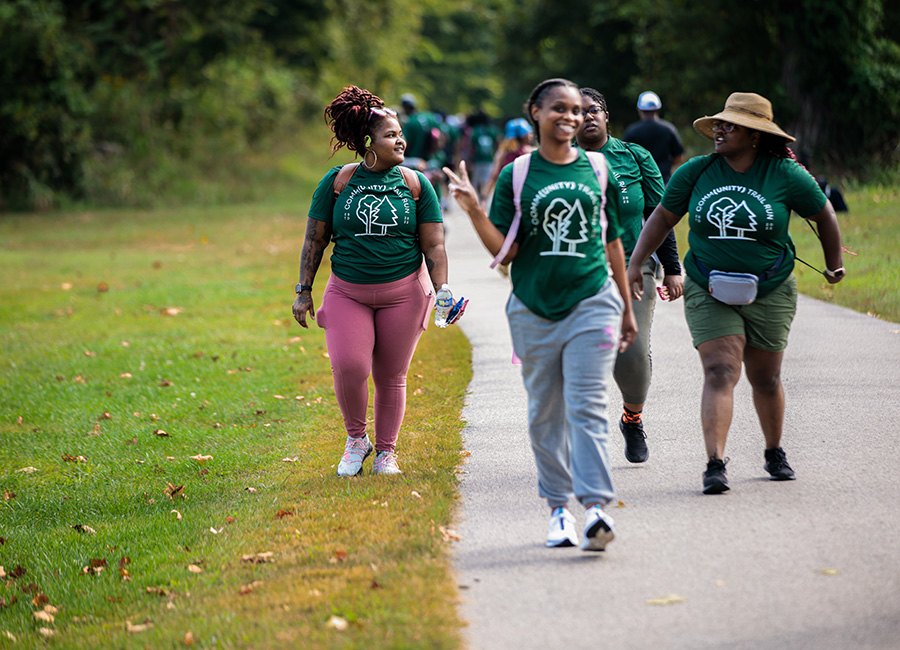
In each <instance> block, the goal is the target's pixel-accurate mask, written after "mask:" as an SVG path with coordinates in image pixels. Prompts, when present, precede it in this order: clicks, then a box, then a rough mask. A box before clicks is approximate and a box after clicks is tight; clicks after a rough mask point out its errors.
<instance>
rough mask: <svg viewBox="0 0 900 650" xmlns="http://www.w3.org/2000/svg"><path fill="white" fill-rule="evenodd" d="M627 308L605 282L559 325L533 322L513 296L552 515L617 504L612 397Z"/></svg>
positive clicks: (514, 329)
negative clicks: (609, 413)
mask: <svg viewBox="0 0 900 650" xmlns="http://www.w3.org/2000/svg"><path fill="white" fill-rule="evenodd" d="M622 310H623V303H622V298H621V296H620V295H619V291H618V288H617V287H616V285H615V284H614V283H613V282H612V280H610V281H607V283H606V284H605V285H604V286H603V288H602V289H601V290H600V292H599V293H597V294H596V295H595V296H591V297H590V298H586V299H584V300H582V301H581V302H580V303H578V305H577V306H576V307H575V309H574V310H573V311H572V312H571V313H570V314H569V315H568V316H566V317H565V318H564V319H562V320H559V321H552V320H547V319H546V318H542V317H540V316H537V315H536V314H534V313H533V312H532V311H531V310H529V309H528V308H527V307H526V306H525V305H524V304H523V303H522V301H521V300H519V299H518V298H517V297H516V296H515V295H512V296H510V299H509V302H508V303H507V306H506V314H507V317H508V318H509V329H510V332H511V333H512V340H513V348H514V349H515V352H516V355H517V356H518V357H519V358H520V359H521V360H522V378H523V380H524V382H525V390H526V391H527V393H528V432H529V435H530V437H531V448H532V450H533V451H534V460H535V463H536V465H537V470H538V492H539V494H540V495H541V497H543V498H544V499H546V500H547V503H548V505H549V506H550V507H551V508H556V507H558V506H564V505H567V504H568V502H569V500H570V498H571V497H572V496H574V497H575V498H576V499H577V500H578V501H579V502H580V503H582V504H590V503H603V504H606V503H609V502H610V501H612V500H613V498H614V497H615V492H614V490H613V485H612V476H611V473H610V468H609V453H608V450H607V444H608V441H609V432H608V422H607V417H606V406H607V401H608V398H607V389H608V386H609V381H610V379H611V375H612V366H613V361H614V360H615V357H616V349H617V346H618V341H619V330H620V326H621V319H622Z"/></svg>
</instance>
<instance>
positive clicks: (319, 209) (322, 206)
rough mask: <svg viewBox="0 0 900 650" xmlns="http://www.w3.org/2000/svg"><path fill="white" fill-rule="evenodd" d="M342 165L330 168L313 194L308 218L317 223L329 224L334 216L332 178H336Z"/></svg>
mask: <svg viewBox="0 0 900 650" xmlns="http://www.w3.org/2000/svg"><path fill="white" fill-rule="evenodd" d="M341 167H343V165H338V166H337V167H332V168H331V169H330V170H329V171H328V173H327V174H325V177H324V178H323V179H322V180H320V181H319V186H318V187H317V188H316V191H315V192H314V193H313V198H312V203H311V204H310V206H309V216H310V217H311V218H313V219H316V220H317V221H324V222H326V223H331V222H332V219H333V215H334V177H335V176H337V174H338V172H339V171H340V169H341Z"/></svg>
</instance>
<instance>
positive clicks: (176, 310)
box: [159, 307, 184, 316]
mask: <svg viewBox="0 0 900 650" xmlns="http://www.w3.org/2000/svg"><path fill="white" fill-rule="evenodd" d="M183 311H184V309H183V308H181V307H166V308H165V309H161V310H160V312H159V313H160V314H162V315H163V316H177V315H178V314H180V313H181V312H183Z"/></svg>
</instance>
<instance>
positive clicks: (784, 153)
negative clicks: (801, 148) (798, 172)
mask: <svg viewBox="0 0 900 650" xmlns="http://www.w3.org/2000/svg"><path fill="white" fill-rule="evenodd" d="M759 152H760V153H763V154H768V155H770V156H772V157H773V158H790V159H792V160H793V161H794V162H795V163H797V164H798V165H800V166H801V167H802V168H803V171H805V172H806V173H807V174H809V175H810V176H812V178H813V180H816V177H815V176H813V174H812V172H811V171H809V170H808V169H807V168H806V165H804V164H803V163H802V162H800V161H799V160H797V156H796V154H794V150H793V149H791V148H790V147H789V146H788V141H787V140H785V139H784V138H782V137H780V136H777V135H775V134H774V133H766V132H764V131H760V132H759ZM816 182H818V181H816Z"/></svg>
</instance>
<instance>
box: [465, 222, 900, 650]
mask: <svg viewBox="0 0 900 650" xmlns="http://www.w3.org/2000/svg"><path fill="white" fill-rule="evenodd" d="M447 217H448V218H447V241H448V249H449V255H450V263H451V265H450V271H451V286H452V287H453V289H454V291H455V292H456V293H457V295H460V294H462V295H465V296H466V297H467V298H470V299H471V303H470V304H469V307H468V309H467V312H466V315H465V317H464V318H463V320H462V321H461V325H462V327H463V329H464V331H465V333H466V334H467V335H468V337H469V339H470V341H471V343H472V346H473V363H474V378H473V380H472V383H471V385H470V390H469V395H468V398H467V401H466V406H465V409H464V411H463V417H464V419H465V420H466V422H467V427H466V429H465V431H464V436H465V445H466V449H467V450H468V451H469V452H471V456H470V457H468V458H467V462H466V464H465V466H464V471H465V473H464V474H463V476H462V485H461V493H462V502H461V509H460V511H459V512H458V513H457V523H456V530H457V532H458V533H459V534H460V536H461V538H462V541H460V542H458V543H457V544H455V547H454V563H455V568H456V573H457V580H458V583H459V588H460V592H459V593H460V608H461V614H462V617H463V618H464V619H465V620H466V621H467V622H468V624H469V627H468V628H467V629H466V631H465V638H466V641H467V644H468V647H469V648H471V649H472V650H504V649H506V648H510V649H513V648H514V649H516V650H528V649H531V648H535V649H541V650H555V649H556V648H577V649H580V648H615V649H618V648H622V649H628V648H637V649H644V648H653V649H669V648H685V649H691V650H695V649H701V648H720V647H724V648H747V649H751V648H752V649H756V648H815V649H823V648H826V649H831V648H835V649H836V648H841V649H843V648H867V649H875V648H878V649H882V648H883V649H888V648H892V649H896V648H900V504H898V499H900V445H898V444H897V441H896V438H897V437H898V434H900V381H898V373H900V325H898V324H894V323H887V322H884V321H879V320H876V319H874V318H871V317H867V316H863V315H860V314H857V313H855V312H852V311H849V310H846V309H842V308H839V307H834V306H829V305H826V304H824V303H821V302H817V301H814V300H811V299H808V298H804V297H801V299H800V304H799V310H798V314H797V318H796V320H795V321H794V326H793V330H792V332H791V339H790V344H789V346H788V349H787V352H786V355H785V361H784V368H783V381H784V386H785V391H786V399H787V416H786V427H785V437H784V441H783V445H784V448H785V450H786V452H787V455H788V459H789V461H790V462H791V464H792V466H793V467H794V470H795V471H796V472H797V477H798V478H797V480H796V481H793V482H786V483H775V482H771V481H769V480H767V478H766V477H767V476H768V475H767V474H766V473H765V472H764V471H763V467H762V466H763V453H762V452H763V447H764V445H763V438H762V433H761V432H760V430H759V425H758V422H757V420H756V416H755V412H754V410H753V407H752V402H751V396H750V393H749V389H748V385H747V382H746V379H742V380H741V382H740V384H739V386H738V390H737V393H736V399H735V414H734V421H733V424H732V427H731V432H730V437H729V441H728V447H727V455H728V456H730V457H731V462H730V463H729V465H728V477H729V482H730V484H731V492H730V493H727V494H725V495H720V496H704V495H702V494H701V492H700V487H701V473H702V471H703V469H705V458H704V450H703V443H702V437H701V433H700V422H699V413H700V386H701V372H700V364H699V361H698V358H697V354H696V352H695V351H694V349H693V348H692V346H691V343H690V338H689V336H688V332H687V327H686V325H685V323H684V316H683V312H682V302H681V301H678V302H676V303H673V304H666V303H662V304H658V307H657V310H656V317H655V322H654V324H653V339H652V344H653V361H654V373H653V385H652V386H651V389H650V395H649V397H648V401H647V406H646V408H645V411H644V413H645V416H644V420H645V426H646V428H647V431H648V436H649V447H650V459H649V461H648V462H647V463H644V464H641V465H632V464H630V463H628V462H627V461H626V460H625V457H624V455H623V448H624V443H623V440H622V437H621V434H620V433H619V432H618V427H617V426H616V425H615V423H614V422H613V423H612V427H611V436H610V454H611V458H612V466H613V479H614V481H615V485H616V490H617V493H618V499H619V500H621V502H622V504H623V505H621V506H620V507H614V508H612V509H611V510H610V512H611V514H612V515H613V517H614V518H615V520H616V525H617V531H618V537H617V538H616V540H615V541H614V542H613V543H612V544H610V546H609V547H608V548H607V551H606V552H605V553H591V554H588V553H585V552H583V551H580V550H578V549H577V548H576V549H546V548H544V546H543V543H544V537H545V534H546V523H547V518H548V516H549V510H548V509H547V508H546V506H545V505H544V503H543V501H542V500H541V499H540V498H539V497H538V494H537V479H536V470H535V466H534V460H533V456H532V452H531V449H530V446H529V443H528V437H527V430H526V397H525V391H524V389H523V387H522V380H521V376H520V373H519V368H518V367H517V366H513V365H512V364H511V363H510V356H511V345H510V342H509V332H508V329H507V323H506V318H505V315H504V305H505V302H506V299H507V296H508V294H509V282H508V280H507V279H505V278H503V277H502V276H500V274H499V273H497V271H492V270H490V269H489V268H488V264H489V261H490V258H489V256H488V254H487V253H486V252H485V250H484V249H483V247H482V246H481V243H480V242H479V241H478V239H477V238H476V236H475V235H474V233H473V231H472V229H471V226H470V225H469V224H468V222H467V221H468V220H467V218H466V217H465V215H462V214H461V212H460V211H459V210H454V211H452V212H450V213H449V214H448V215H447ZM851 263H852V262H851ZM850 268H851V272H852V266H851V267H850ZM835 290H836V291H840V286H838V288H836V289H835ZM620 400H621V397H620V396H619V394H618V392H617V391H616V390H615V389H613V391H612V394H611V402H610V403H611V407H610V413H611V420H613V419H614V418H617V417H618V412H619V408H620ZM572 505H573V512H574V513H576V516H577V518H578V522H579V523H578V526H579V530H580V527H581V521H582V518H581V508H580V507H578V506H577V504H572ZM669 594H678V595H679V596H681V597H682V598H684V599H685V600H684V601H682V602H679V603H676V604H670V605H650V604H647V602H646V601H648V600H650V599H654V598H658V597H662V596H666V595H669Z"/></svg>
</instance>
